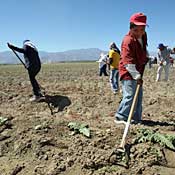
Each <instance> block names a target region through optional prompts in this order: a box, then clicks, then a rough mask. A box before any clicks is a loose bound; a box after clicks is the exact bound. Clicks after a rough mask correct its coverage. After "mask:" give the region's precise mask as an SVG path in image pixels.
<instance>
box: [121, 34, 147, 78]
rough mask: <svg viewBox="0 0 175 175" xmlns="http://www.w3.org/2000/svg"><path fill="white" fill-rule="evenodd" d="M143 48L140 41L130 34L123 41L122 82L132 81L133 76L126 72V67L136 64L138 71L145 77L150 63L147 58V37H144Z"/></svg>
mask: <svg viewBox="0 0 175 175" xmlns="http://www.w3.org/2000/svg"><path fill="white" fill-rule="evenodd" d="M142 41H143V48H142V46H141V44H140V43H139V41H138V40H137V39H136V38H135V37H134V36H132V35H131V33H130V32H129V33H128V34H127V35H126V36H125V37H124V39H123V41H122V45H121V59H120V63H119V75H120V80H132V79H133V78H132V76H131V75H130V73H129V72H128V71H127V70H126V68H125V65H127V64H135V65H136V69H137V71H138V72H139V73H140V74H141V75H143V72H144V68H145V64H146V63H147V62H148V58H147V57H146V54H147V51H146V46H147V36H146V34H145V35H144V36H143V37H142Z"/></svg>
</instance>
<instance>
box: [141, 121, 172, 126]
mask: <svg viewBox="0 0 175 175" xmlns="http://www.w3.org/2000/svg"><path fill="white" fill-rule="evenodd" d="M142 124H143V125H147V126H175V123H172V122H161V121H153V120H142Z"/></svg>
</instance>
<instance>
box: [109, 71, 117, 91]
mask: <svg viewBox="0 0 175 175" xmlns="http://www.w3.org/2000/svg"><path fill="white" fill-rule="evenodd" d="M118 78H119V72H118V69H112V70H111V73H110V83H111V88H112V91H118V89H119V85H118Z"/></svg>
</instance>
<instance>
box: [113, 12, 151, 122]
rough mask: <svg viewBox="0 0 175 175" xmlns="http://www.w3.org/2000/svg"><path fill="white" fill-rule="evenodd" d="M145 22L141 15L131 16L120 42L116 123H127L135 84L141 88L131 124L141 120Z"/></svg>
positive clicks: (146, 60) (145, 50) (145, 45)
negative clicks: (119, 92)
mask: <svg viewBox="0 0 175 175" xmlns="http://www.w3.org/2000/svg"><path fill="white" fill-rule="evenodd" d="M146 20H147V17H146V16H145V14H143V13H135V14H133V15H132V16H131V18H130V30H129V33H128V34H127V35H126V36H125V37H124V39H123V41H122V45H121V59H120V62H119V76H120V81H121V84H122V91H123V98H122V101H121V102H120V105H119V107H118V109H117V112H116V114H115V118H116V120H115V122H116V123H124V121H127V119H128V116H129V112H130V109H131V104H132V101H133V97H134V94H135V90H136V86H137V84H140V85H141V87H140V90H139V95H138V100H137V104H136V107H135V111H134V115H133V123H139V122H141V119H142V94H143V90H142V83H143V80H142V77H143V72H144V69H145V65H146V63H147V62H148V58H147V49H146V47H147V35H146V32H145V28H146V26H147V23H146Z"/></svg>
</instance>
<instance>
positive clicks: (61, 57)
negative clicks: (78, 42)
mask: <svg viewBox="0 0 175 175" xmlns="http://www.w3.org/2000/svg"><path fill="white" fill-rule="evenodd" d="M101 52H105V53H106V51H103V50H100V49H98V48H88V49H77V50H68V51H65V52H45V51H40V52H39V55H40V58H41V61H42V63H52V62H63V61H95V60H98V58H99V56H100V53H101ZM19 55H20V56H21V58H23V55H22V54H19ZM18 63H20V62H19V60H18V59H17V57H16V56H15V55H14V53H13V52H11V51H5V52H0V64H18Z"/></svg>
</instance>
